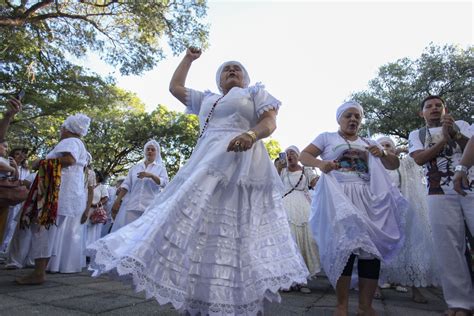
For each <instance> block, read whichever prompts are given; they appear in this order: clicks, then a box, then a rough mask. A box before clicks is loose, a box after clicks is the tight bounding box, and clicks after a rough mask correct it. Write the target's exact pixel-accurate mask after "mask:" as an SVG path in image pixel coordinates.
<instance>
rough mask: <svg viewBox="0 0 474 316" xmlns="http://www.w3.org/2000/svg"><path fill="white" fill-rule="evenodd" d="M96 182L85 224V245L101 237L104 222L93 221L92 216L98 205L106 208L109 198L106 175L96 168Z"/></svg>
mask: <svg viewBox="0 0 474 316" xmlns="http://www.w3.org/2000/svg"><path fill="white" fill-rule="evenodd" d="M94 173H95V181H94V182H95V183H94V188H93V192H92V201H91V205H90V207H89V212H87V214H86V221H85V224H84V225H85V226H84V232H85V246H86V247H87V246H88V245H90V244H92V243H93V242H94V241H96V240H97V239H99V238H100V237H101V232H102V226H103V223H92V222H91V216H92V214H93V213H94V211H95V210H97V208H98V207H100V206H102V207H104V208H105V204H106V203H107V200H108V199H109V192H108V191H107V188H106V187H105V185H104V184H103V182H104V177H103V176H102V174H101V172H100V171H98V170H95V172H94Z"/></svg>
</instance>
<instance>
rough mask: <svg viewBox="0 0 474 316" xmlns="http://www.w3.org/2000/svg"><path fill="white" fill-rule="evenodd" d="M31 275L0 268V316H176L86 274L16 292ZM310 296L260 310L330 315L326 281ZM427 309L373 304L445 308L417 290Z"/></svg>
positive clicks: (414, 315) (391, 297)
mask: <svg viewBox="0 0 474 316" xmlns="http://www.w3.org/2000/svg"><path fill="white" fill-rule="evenodd" d="M30 271H31V269H25V270H5V269H4V267H3V265H1V264H0V315H2V316H3V315H8V316H15V315H21V316H25V315H48V316H55V315H61V316H63V315H166V316H168V315H169V316H175V315H179V313H177V312H176V310H174V309H173V308H172V307H171V306H170V305H165V306H160V305H158V303H157V302H156V301H155V300H154V299H148V300H147V299H145V297H144V294H143V293H134V292H133V290H131V289H130V287H129V286H125V285H123V284H121V283H120V282H117V281H112V280H110V279H109V278H107V277H99V278H91V277H90V273H89V272H88V271H85V270H84V271H83V272H82V273H78V274H48V276H47V281H46V282H45V283H44V284H43V285H34V286H20V285H16V284H15V283H14V282H13V280H14V279H15V277H17V276H20V275H25V274H26V273H29V272H30ZM309 286H310V288H311V289H312V290H313V293H311V294H302V293H299V292H290V293H282V303H281V304H276V303H271V304H270V303H268V304H266V305H265V315H268V316H274V315H275V316H286V315H332V311H333V306H334V305H335V303H336V296H335V293H334V290H333V289H332V287H331V286H330V284H329V282H328V280H327V279H326V278H325V277H324V276H321V277H318V279H317V280H315V281H311V282H310V284H309ZM422 292H423V294H424V295H425V296H426V298H427V299H428V301H429V302H428V304H416V303H413V302H412V301H411V300H410V292H409V293H405V294H402V293H397V292H395V291H394V290H382V293H383V295H384V296H385V299H384V300H377V301H375V304H374V307H375V309H376V310H377V312H378V315H390V316H391V315H393V316H399V315H403V316H424V315H442V313H443V311H444V310H445V308H446V305H445V304H444V302H443V300H442V294H441V291H440V290H439V289H435V288H428V289H422ZM350 304H351V315H355V311H356V308H357V292H356V291H352V292H351V297H350Z"/></svg>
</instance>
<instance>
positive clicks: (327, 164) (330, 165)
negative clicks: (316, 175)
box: [319, 160, 339, 173]
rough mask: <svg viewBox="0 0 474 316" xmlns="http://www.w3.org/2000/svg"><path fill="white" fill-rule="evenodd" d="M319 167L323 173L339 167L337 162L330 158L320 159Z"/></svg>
mask: <svg viewBox="0 0 474 316" xmlns="http://www.w3.org/2000/svg"><path fill="white" fill-rule="evenodd" d="M319 169H320V170H321V171H322V172H324V173H329V172H331V171H333V170H336V169H339V164H338V163H337V162H335V161H332V160H323V161H321V164H320V166H319Z"/></svg>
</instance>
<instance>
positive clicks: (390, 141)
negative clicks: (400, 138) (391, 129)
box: [377, 136, 397, 148]
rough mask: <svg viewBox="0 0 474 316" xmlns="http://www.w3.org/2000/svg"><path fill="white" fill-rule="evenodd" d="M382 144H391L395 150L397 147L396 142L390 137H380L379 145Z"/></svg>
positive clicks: (378, 139)
mask: <svg viewBox="0 0 474 316" xmlns="http://www.w3.org/2000/svg"><path fill="white" fill-rule="evenodd" d="M382 142H389V143H390V144H392V147H393V148H395V147H397V146H396V145H395V142H394V141H393V140H392V139H391V138H390V137H388V136H383V137H380V138H377V143H379V144H380V145H382Z"/></svg>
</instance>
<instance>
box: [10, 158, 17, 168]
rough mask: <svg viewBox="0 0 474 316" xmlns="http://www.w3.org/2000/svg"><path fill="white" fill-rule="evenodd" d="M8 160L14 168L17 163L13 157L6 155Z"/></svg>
mask: <svg viewBox="0 0 474 316" xmlns="http://www.w3.org/2000/svg"><path fill="white" fill-rule="evenodd" d="M8 161H9V162H10V166H12V167H13V168H15V169H17V168H18V165H17V163H16V161H15V159H13V157H8Z"/></svg>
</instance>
